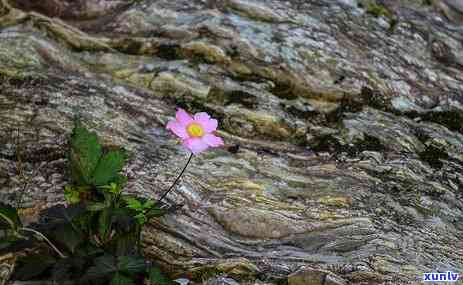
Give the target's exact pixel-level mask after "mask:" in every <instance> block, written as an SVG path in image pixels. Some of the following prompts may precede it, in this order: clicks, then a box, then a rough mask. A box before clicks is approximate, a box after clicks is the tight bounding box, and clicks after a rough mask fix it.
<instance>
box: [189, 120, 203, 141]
mask: <svg viewBox="0 0 463 285" xmlns="http://www.w3.org/2000/svg"><path fill="white" fill-rule="evenodd" d="M186 131H187V132H188V134H189V135H190V137H195V138H200V137H202V136H203V135H204V130H203V127H202V126H201V125H200V124H198V123H191V124H189V125H188V127H186Z"/></svg>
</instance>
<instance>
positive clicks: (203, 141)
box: [166, 109, 223, 154]
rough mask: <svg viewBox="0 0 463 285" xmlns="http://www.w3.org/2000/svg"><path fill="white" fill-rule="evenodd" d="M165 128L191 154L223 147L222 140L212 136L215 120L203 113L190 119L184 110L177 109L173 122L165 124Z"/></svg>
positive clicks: (215, 126) (215, 125)
mask: <svg viewBox="0 0 463 285" xmlns="http://www.w3.org/2000/svg"><path fill="white" fill-rule="evenodd" d="M166 128H167V129H168V130H171V131H172V132H173V133H174V134H176V135H177V136H178V137H179V138H180V139H182V145H183V146H184V147H186V148H187V149H189V150H190V151H191V152H192V153H193V154H198V153H200V152H202V151H205V150H206V149H208V148H209V147H219V146H222V145H223V140H222V139H221V138H219V137H217V136H215V135H214V131H215V130H216V129H217V120H216V119H212V118H211V117H210V116H209V115H208V114H207V113H205V112H201V113H197V114H195V115H194V116H193V117H191V116H190V114H188V113H187V112H186V111H185V110H183V109H178V110H177V113H176V114H175V120H172V121H170V122H169V123H167V127H166Z"/></svg>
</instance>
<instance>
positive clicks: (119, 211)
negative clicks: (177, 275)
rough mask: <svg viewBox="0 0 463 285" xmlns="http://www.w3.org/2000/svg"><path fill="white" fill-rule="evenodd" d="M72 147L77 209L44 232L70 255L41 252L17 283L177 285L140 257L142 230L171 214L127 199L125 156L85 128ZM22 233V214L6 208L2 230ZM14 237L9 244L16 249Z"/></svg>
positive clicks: (70, 193)
mask: <svg viewBox="0 0 463 285" xmlns="http://www.w3.org/2000/svg"><path fill="white" fill-rule="evenodd" d="M69 145H70V150H69V171H70V177H71V184H70V185H67V186H66V187H65V188H64V196H65V198H66V200H67V201H68V203H69V204H71V205H70V206H68V207H67V208H65V207H64V206H57V207H54V208H51V209H48V210H46V211H45V212H44V213H42V219H43V220H42V221H41V222H42V228H41V232H42V233H43V234H44V236H46V237H48V238H49V240H50V241H51V242H50V244H53V246H56V247H57V248H59V250H60V251H62V252H63V253H64V254H59V256H57V255H56V254H55V253H56V251H51V250H50V249H49V248H40V250H39V252H38V254H37V255H33V256H30V257H27V258H24V259H21V261H20V262H19V264H18V270H15V274H14V278H15V279H19V280H31V279H37V278H42V279H47V280H54V281H56V282H58V283H60V282H64V281H66V280H77V283H78V284H120V285H130V284H139V283H140V280H143V279H144V278H149V279H150V280H154V281H152V282H155V283H153V284H160V285H165V284H172V283H170V281H169V279H167V278H166V277H165V276H164V275H162V273H161V272H160V270H159V269H158V268H150V269H148V268H147V267H146V265H145V264H146V263H145V260H144V258H143V257H141V256H140V255H139V251H140V248H139V245H140V232H141V229H142V226H143V225H144V224H145V223H146V222H147V221H148V219H149V218H152V217H160V216H162V215H163V214H165V213H166V212H165V211H164V210H162V209H160V208H159V207H157V205H156V203H155V202H154V201H152V200H147V199H141V198H136V197H132V196H127V195H124V194H123V189H124V187H125V185H126V183H127V177H125V176H124V175H122V174H120V172H121V170H122V169H123V167H124V164H125V161H126V159H127V155H126V153H125V151H124V150H122V149H117V148H111V149H107V148H105V147H104V146H102V145H101V144H100V142H99V139H98V136H97V135H96V134H95V133H94V132H90V131H89V130H87V129H86V128H85V127H83V126H82V124H80V123H79V122H77V123H76V127H75V128H74V130H73V132H72V135H71V138H70V144H69ZM20 227H21V221H20V219H19V216H18V214H17V211H16V209H14V208H12V207H10V206H8V205H3V204H1V203H0V230H2V229H12V231H13V232H18V230H19V229H20ZM32 232H33V231H32ZM14 236H15V235H13V236H9V239H8V240H6V239H5V243H6V244H7V245H12V244H14V243H15V242H16V240H15V239H13V238H12V237H14ZM16 236H20V235H16Z"/></svg>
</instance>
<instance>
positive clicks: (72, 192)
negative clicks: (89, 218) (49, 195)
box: [64, 185, 80, 204]
mask: <svg viewBox="0 0 463 285" xmlns="http://www.w3.org/2000/svg"><path fill="white" fill-rule="evenodd" d="M64 199H66V201H67V202H68V203H69V204H77V203H79V202H80V195H79V191H78V190H77V189H75V188H74V187H72V186H69V185H66V186H64Z"/></svg>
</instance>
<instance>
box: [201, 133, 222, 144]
mask: <svg viewBox="0 0 463 285" xmlns="http://www.w3.org/2000/svg"><path fill="white" fill-rule="evenodd" d="M201 139H202V141H203V142H204V143H206V144H207V145H208V146H211V147H218V146H222V145H223V140H222V138H220V137H218V136H214V135H213V134H206V135H204V136H203V137H202V138H201Z"/></svg>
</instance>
